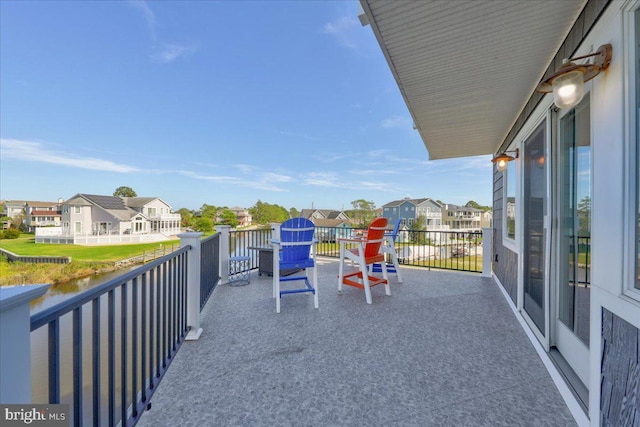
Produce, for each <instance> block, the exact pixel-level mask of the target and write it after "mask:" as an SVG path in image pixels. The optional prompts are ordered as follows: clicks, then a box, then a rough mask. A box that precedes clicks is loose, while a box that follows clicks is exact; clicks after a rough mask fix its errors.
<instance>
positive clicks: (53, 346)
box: [48, 318, 60, 404]
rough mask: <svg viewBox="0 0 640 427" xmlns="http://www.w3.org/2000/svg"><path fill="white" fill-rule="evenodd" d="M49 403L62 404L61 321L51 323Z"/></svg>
mask: <svg viewBox="0 0 640 427" xmlns="http://www.w3.org/2000/svg"><path fill="white" fill-rule="evenodd" d="M48 332H49V333H48V335H49V402H51V403H54V404H58V403H60V319H59V318H56V319H54V320H52V321H51V322H49V331H48Z"/></svg>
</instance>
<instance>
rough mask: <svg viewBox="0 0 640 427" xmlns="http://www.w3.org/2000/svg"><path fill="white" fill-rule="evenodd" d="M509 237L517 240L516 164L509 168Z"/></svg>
mask: <svg viewBox="0 0 640 427" xmlns="http://www.w3.org/2000/svg"><path fill="white" fill-rule="evenodd" d="M506 185H507V204H506V207H505V208H506V211H507V237H508V238H510V239H515V238H516V162H509V163H508V166H507V184H506Z"/></svg>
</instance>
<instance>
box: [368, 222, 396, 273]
mask: <svg viewBox="0 0 640 427" xmlns="http://www.w3.org/2000/svg"><path fill="white" fill-rule="evenodd" d="M401 223H402V218H399V219H398V220H397V221H396V223H395V225H394V226H393V231H392V232H391V233H385V235H384V236H385V238H386V242H385V244H384V245H383V246H382V252H383V253H385V254H389V257H390V258H391V262H390V263H387V272H388V273H396V276H397V277H398V282H400V283H402V275H401V274H400V267H399V264H398V254H397V253H396V247H395V243H396V238H397V237H398V233H399V232H400V224H401ZM372 271H373V272H374V273H380V272H381V271H382V265H381V264H380V263H375V264H373V267H372Z"/></svg>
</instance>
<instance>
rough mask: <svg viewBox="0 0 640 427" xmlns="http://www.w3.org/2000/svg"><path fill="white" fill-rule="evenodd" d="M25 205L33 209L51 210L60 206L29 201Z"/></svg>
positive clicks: (54, 203) (53, 203)
mask: <svg viewBox="0 0 640 427" xmlns="http://www.w3.org/2000/svg"><path fill="white" fill-rule="evenodd" d="M25 203H26V204H28V205H29V206H30V207H32V208H50V207H52V206H58V202H37V201H29V200H27V201H26V202H25Z"/></svg>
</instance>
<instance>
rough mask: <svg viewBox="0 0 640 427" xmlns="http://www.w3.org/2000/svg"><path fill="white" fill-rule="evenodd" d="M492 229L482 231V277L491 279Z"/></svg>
mask: <svg viewBox="0 0 640 427" xmlns="http://www.w3.org/2000/svg"><path fill="white" fill-rule="evenodd" d="M492 251H493V229H491V228H483V229H482V277H491V258H492V257H493V254H492Z"/></svg>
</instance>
